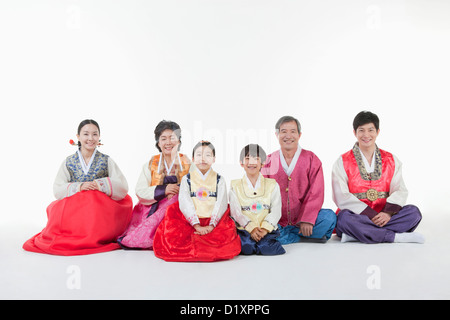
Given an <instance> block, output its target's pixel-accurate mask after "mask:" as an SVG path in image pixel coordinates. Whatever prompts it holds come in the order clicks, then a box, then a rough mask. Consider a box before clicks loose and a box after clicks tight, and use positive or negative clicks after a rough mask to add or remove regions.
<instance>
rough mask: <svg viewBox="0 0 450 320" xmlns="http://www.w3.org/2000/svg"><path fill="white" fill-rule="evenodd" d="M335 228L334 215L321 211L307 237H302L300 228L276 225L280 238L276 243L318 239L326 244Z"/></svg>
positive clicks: (325, 210) (333, 213)
mask: <svg viewBox="0 0 450 320" xmlns="http://www.w3.org/2000/svg"><path fill="white" fill-rule="evenodd" d="M335 226H336V213H335V212H334V211H333V210H331V209H321V210H320V211H319V214H318V215H317V219H316V223H315V224H314V226H313V232H312V234H311V235H310V236H309V237H304V236H303V235H302V234H301V233H299V232H300V228H299V227H297V226H293V225H287V226H285V227H282V226H281V225H278V230H280V236H279V237H278V241H280V243H281V244H283V245H284V244H289V243H296V242H301V241H302V239H304V240H306V239H318V240H322V241H323V242H326V241H327V240H329V239H330V238H331V235H332V234H333V230H334V228H335Z"/></svg>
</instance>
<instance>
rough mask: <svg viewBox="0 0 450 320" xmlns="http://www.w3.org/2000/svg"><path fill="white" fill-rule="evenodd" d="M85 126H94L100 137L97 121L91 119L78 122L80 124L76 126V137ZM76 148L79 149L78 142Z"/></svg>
mask: <svg viewBox="0 0 450 320" xmlns="http://www.w3.org/2000/svg"><path fill="white" fill-rule="evenodd" d="M87 124H93V125H94V126H96V127H97V129H98V134H99V135H100V126H99V125H98V123H97V121H95V120H92V119H86V120H83V121H81V122H80V124H79V125H78V131H77V134H78V135H80V132H81V129H82V128H83V127H84V126H85V125H87ZM78 147H81V142H80V141H78Z"/></svg>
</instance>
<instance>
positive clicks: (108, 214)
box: [23, 191, 133, 256]
mask: <svg viewBox="0 0 450 320" xmlns="http://www.w3.org/2000/svg"><path fill="white" fill-rule="evenodd" d="M132 209H133V201H132V199H131V197H130V196H129V195H127V196H126V197H125V198H124V199H122V200H120V201H115V200H112V199H111V198H110V197H108V196H107V195H105V194H104V193H102V192H100V191H82V192H78V193H76V194H74V195H73V196H71V197H67V198H64V199H61V200H56V201H53V202H52V203H51V204H50V205H49V206H48V207H47V217H48V222H47V226H46V227H45V228H44V229H43V230H42V231H41V232H40V233H38V234H37V235H35V236H34V237H32V238H31V239H29V240H28V241H27V242H25V243H24V245H23V248H24V249H25V250H27V251H33V252H38V253H48V254H54V255H63V256H73V255H83V254H91V253H100V252H106V251H111V250H115V249H119V248H120V246H119V245H118V244H117V242H116V239H117V237H118V236H120V235H121V234H122V233H123V232H124V231H125V229H126V227H127V225H128V223H129V221H130V219H131V213H132Z"/></svg>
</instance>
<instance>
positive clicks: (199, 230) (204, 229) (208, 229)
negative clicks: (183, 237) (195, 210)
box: [194, 224, 214, 236]
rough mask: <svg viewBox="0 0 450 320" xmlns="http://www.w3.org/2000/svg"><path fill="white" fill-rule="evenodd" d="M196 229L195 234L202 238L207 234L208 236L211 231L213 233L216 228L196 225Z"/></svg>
mask: <svg viewBox="0 0 450 320" xmlns="http://www.w3.org/2000/svg"><path fill="white" fill-rule="evenodd" d="M194 229H195V231H194V234H199V235H201V236H204V235H205V234H208V233H210V232H211V231H213V230H214V227H213V226H205V227H202V226H201V225H199V224H196V225H194Z"/></svg>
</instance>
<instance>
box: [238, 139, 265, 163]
mask: <svg viewBox="0 0 450 320" xmlns="http://www.w3.org/2000/svg"><path fill="white" fill-rule="evenodd" d="M247 156H250V157H254V158H256V157H259V158H261V163H264V162H266V158H267V156H266V152H265V151H264V149H263V148H262V147H261V146H260V145H259V144H248V145H246V146H245V147H244V148H242V150H241V154H240V156H239V160H240V162H242V163H243V162H244V159H245V157H247Z"/></svg>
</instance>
